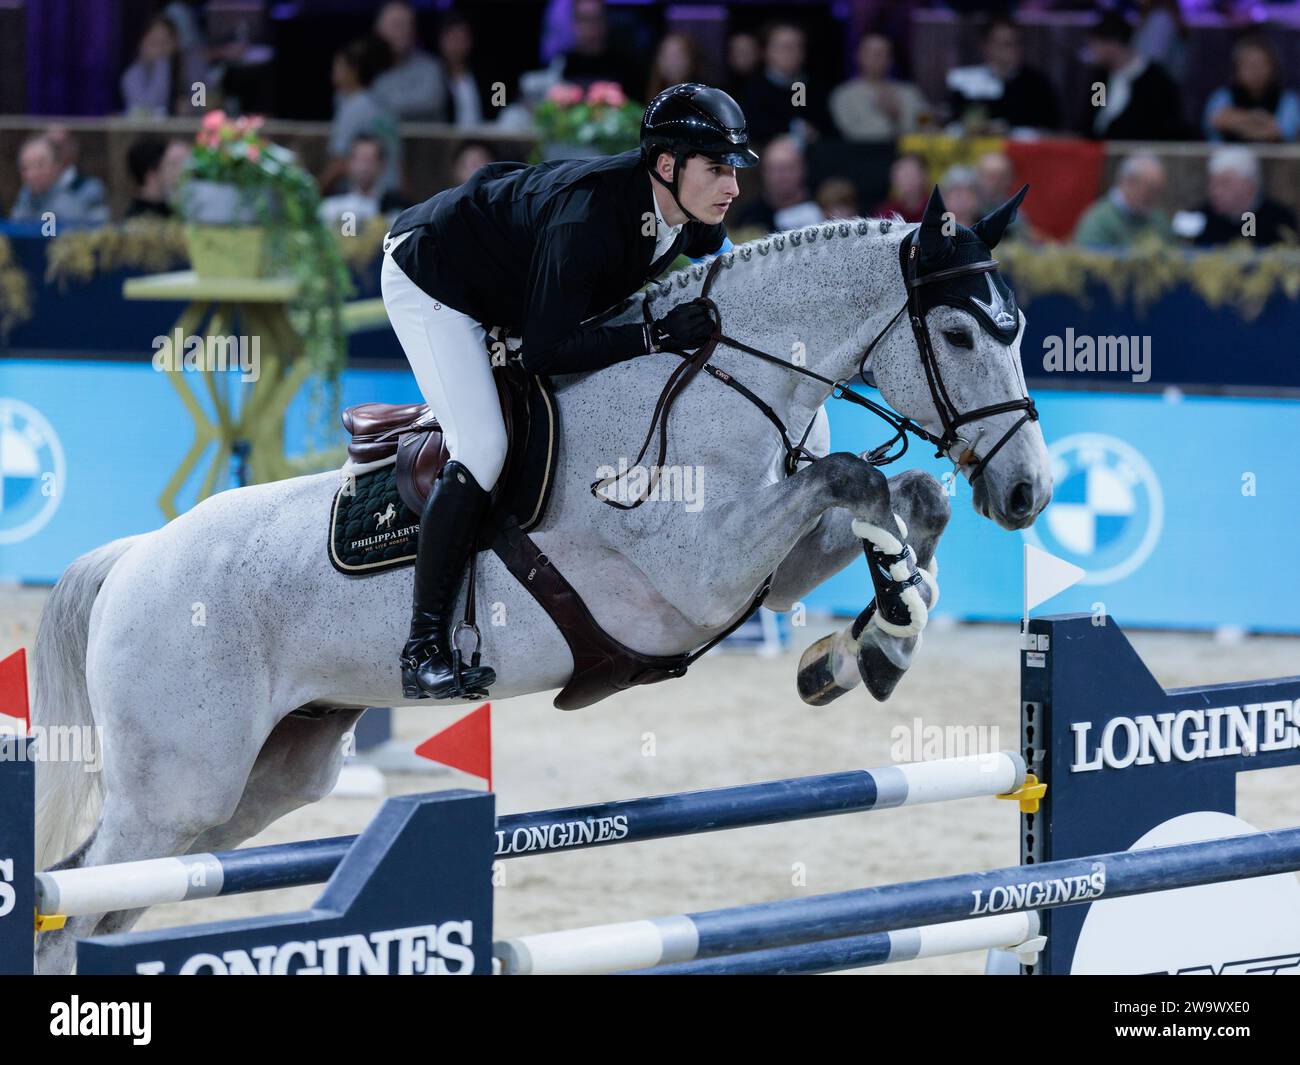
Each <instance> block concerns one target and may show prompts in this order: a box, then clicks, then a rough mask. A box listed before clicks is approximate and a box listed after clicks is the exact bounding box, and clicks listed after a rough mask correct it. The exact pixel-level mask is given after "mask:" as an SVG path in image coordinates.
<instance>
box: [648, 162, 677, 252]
mask: <svg viewBox="0 0 1300 1065" xmlns="http://www.w3.org/2000/svg"><path fill="white" fill-rule="evenodd" d="M650 181H651V182H652V184H651V186H650V199H652V200H653V201H654V205H655V250H654V255H653V256H652V257H651V259H650V261H651V262H656V261H657V260H658V259H659V257H660V256H661V255H663V254H664V253H665V252H666V251H667V250H668V249H669V248H670V247H672V243H673V241H675V240H676V239H677V234H678V233H680V232H681V231H682V227H681V226H680V225H677V226H670V225H669V224H668V223H667V222H666V221H664V213H663V211H661V210H660V209H659V197H658V196H657V195H656V194H655V189H654V185H653V182H654V178H651V179H650Z"/></svg>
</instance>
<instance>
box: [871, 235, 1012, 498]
mask: <svg viewBox="0 0 1300 1065" xmlns="http://www.w3.org/2000/svg"><path fill="white" fill-rule="evenodd" d="M919 232H920V230H914V231H913V233H912V234H911V236H910V237H909V238H908V246H907V257H906V261H905V265H904V268H903V276H904V279H905V280H906V282H907V302H906V303H904V304H903V306H902V307H900V308H899V310H898V313H897V314H895V315H894V317H893V318H891V319H890V320H889V322H888V324H887V325H886V326H885V328H884V329H882V330H881V331H880V332H879V333H877V334H876V336H875V339H873V340H872V341H871V343H870V344H868V345H867V347H866V350H864V351H863V352H862V358H861V359H860V360H859V361H858V376H859V377H861V378H862V379H863V380H864V381H865V380H866V374H867V359H868V358H869V357H870V356H871V352H872V351H873V350H874V349H875V347H876V345H877V344H879V343H880V341H881V340H883V339H884V338H885V336H886V335H887V334H888V333H889V331H890V330H891V329H892V328H893V327H894V325H895V324H896V323H897V322H898V319H899V318H901V317H902V316H903V313H904V312H907V315H908V318H909V319H910V321H911V323H912V336H913V337H914V338H915V340H916V350H917V351H918V352H919V353H920V356H921V367H922V369H924V370H925V381H926V384H927V385H928V386H929V388H930V398H931V399H932V400H933V401H934V407H935V410H937V411H938V412H939V422H940V424H941V425H942V426H943V433H942V435H940V436H935V435H934V434H933V433H931V432H929V431H928V430H927V429H925V428H924V427H923V426H920V425H917V424H916V423H915V422H913V421H911V420H910V419H907V418H904V417H903V416H902V415H898V414H894V412H892V411H890V412H889V413H890V414H891V415H893V418H894V419H897V421H896V422H895V421H893V420H891V419H889V418H887V419H886V420H887V421H890V423H891V424H894V425H896V427H897V434H896V435H895V437H894V439H893V440H890V441H889V442H888V443H887V444H885V445H884V447H885V449H886V451H887V449H888V448H890V447H892V446H893V444H894V442H895V441H896V440H899V439H902V441H903V448H902V450H901V451H899V453H898V454H897V455H893V456H891V457H888V458H885V459H884V460H883V461H879V462H877V461H874V460H873V459H870V458H869V459H868V461H869V462H872V465H876V466H883V465H885V464H886V463H888V462H893V461H894V460H895V459H897V458H900V457H901V456H902V454H903V452H904V451H906V450H907V436H906V434H907V433H912V434H913V435H914V436H918V437H920V438H921V439H922V440H926V441H928V442H929V443H931V444H933V445H934V446H935V448H936V451H935V453H934V455H935V458H940V457H942V456H944V455H947V456H948V457H949V458H952V451H953V449H954V448H956V447H958V446H959V445H965V446H964V447H963V449H962V451H961V453H960V454H959V455H958V457H957V458H955V459H953V460H952V461H953V462H955V463H956V464H957V465H958V466H971V473H970V479H971V481H972V482H974V480H975V478H977V477H979V476H980V475H981V474H982V473H983V472H984V467H985V466H986V465H987V464H988V461H989V460H990V459H991V458H992V457H993V456H994V455H996V454H997V453H998V452H999V451H1000V450H1002V447H1003V446H1004V445H1005V444H1006V442H1007V441H1008V440H1010V439H1011V438H1012V437H1013V436H1015V434H1016V432H1017V431H1018V430H1019V429H1020V427H1021V426H1022V425H1024V424H1025V422H1029V421H1037V420H1038V408H1037V407H1035V406H1034V401H1033V400H1032V399H1031V398H1030V397H1029V396H1028V395H1025V396H1023V397H1021V398H1020V399H1010V400H1007V401H1006V402H1004V403H990V404H989V405H988V406H986V407H976V408H975V409H974V410H968V411H959V410H958V409H957V404H955V403H954V402H953V401H952V397H951V396H949V395H948V389H947V388H946V387H945V385H944V383H943V375H942V374H941V373H940V372H939V360H938V358H937V357H936V356H935V354H934V343H933V341H931V339H930V327H929V326H928V325H926V322H925V309H924V308H923V307H922V305H921V289H922V288H923V287H925V286H926V285H933V284H935V283H937V282H940V281H951V280H952V279H953V278H957V277H970V276H972V275H974V274H987V273H992V272H993V271H994V270H996V269H997V268H998V261H997V260H996V259H984V260H982V261H981V262H975V263H967V264H965V265H963V266H954V267H952V268H950V269H948V270H935V271H934V272H932V273H929V274H923V275H921V276H919V277H918V276H917V273H916V271H917V263H918V261H919V259H920V245H919V240H918V236H917V234H919ZM1018 410H1021V411H1024V412H1025V413H1024V414H1022V415H1021V416H1020V418H1019V420H1018V421H1017V422H1016V423H1015V425H1013V426H1012V427H1011V428H1010V429H1008V430H1007V431H1006V432H1005V433H1003V434H1002V436H1001V437H1000V438H999V439H998V442H997V443H996V444H994V445H993V446H992V447H991V448H989V450H988V451H986V452H985V453H984V455H983V456H982V457H980V456H978V455H977V454H976V451H975V446H976V445H977V444H978V443H979V438H980V436H981V435H983V430H982V429H981V430H980V432H979V433H977V434H976V436H975V439H974V440H966V439H965V438H963V437H962V436H960V435H959V434H958V432H957V430H958V429H960V428H961V427H962V426H963V425H967V424H969V423H970V422H976V421H980V420H981V419H983V418H990V417H992V416H993V415H995V414H1010V413H1012V412H1014V411H1018ZM876 413H879V412H878V411H877V412H876ZM879 450H880V449H879V448H877V449H876V451H879ZM869 454H872V455H874V454H875V452H874V451H873V452H870V453H869Z"/></svg>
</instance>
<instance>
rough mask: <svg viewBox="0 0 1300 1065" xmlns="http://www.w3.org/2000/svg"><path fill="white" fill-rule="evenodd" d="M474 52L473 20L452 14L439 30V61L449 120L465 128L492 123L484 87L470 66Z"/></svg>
mask: <svg viewBox="0 0 1300 1065" xmlns="http://www.w3.org/2000/svg"><path fill="white" fill-rule="evenodd" d="M473 51H474V30H473V28H472V27H471V26H470V24H469V19H467V18H466V17H465V16H464V15H461V14H459V13H457V12H455V11H449V12H448V13H447V14H446V15H444V16H443V20H442V23H441V25H439V27H438V62H439V63H440V64H441V65H442V76H443V79H444V80H445V81H446V83H447V103H448V112H447V121H448V122H450V123H451V124H452V125H454V126H460V127H461V128H464V127H466V126H481V125H482V124H483V123H484V122H486V121H488V119H487V114H488V108H487V107H486V106H485V104H484V92H483V87H482V84H481V82H480V80H479V77H478V75H477V74H475V72H474V69H473V66H472V64H471V63H470V56H471V55H472V54H473Z"/></svg>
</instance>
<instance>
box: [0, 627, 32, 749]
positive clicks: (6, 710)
mask: <svg viewBox="0 0 1300 1065" xmlns="http://www.w3.org/2000/svg"><path fill="white" fill-rule="evenodd" d="M0 714H4V715H6V716H7V717H16V718H18V720H19V721H21V722H22V723H23V728H24V730H25V731H27V732H30V731H31V726H32V715H31V709H30V708H29V706H28V704H27V650H26V648H23V647H20V648H18V650H16V651H15V652H14V653H13V654H11V655H10V656H9V657H8V658H5V659H4V660H3V661H0Z"/></svg>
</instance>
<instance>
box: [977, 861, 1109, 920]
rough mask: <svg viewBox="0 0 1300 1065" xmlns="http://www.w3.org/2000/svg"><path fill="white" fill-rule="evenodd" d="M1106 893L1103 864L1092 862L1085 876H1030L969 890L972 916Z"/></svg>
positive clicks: (1081, 898) (1030, 907) (1084, 898)
mask: <svg viewBox="0 0 1300 1065" xmlns="http://www.w3.org/2000/svg"><path fill="white" fill-rule="evenodd" d="M1105 893H1106V866H1105V865H1104V864H1103V863H1102V862H1095V863H1093V866H1092V871H1091V872H1090V873H1088V874H1087V875H1086V876H1067V877H1058V878H1056V879H1054V880H1031V881H1029V882H1028V883H1026V884H999V885H997V886H996V887H992V888H989V890H988V894H987V895H986V894H985V893H984V892H983V891H972V892H971V895H972V897H973V898H974V905H973V906H972V908H971V911H970V915H971V916H972V917H984V916H987V915H988V914H991V913H1004V912H1006V911H1007V910H1028V909H1033V908H1034V907H1035V906H1064V905H1065V904H1066V903H1070V902H1083V901H1086V900H1087V899H1095V898H1098V897H1099V896H1101V895H1104V894H1105Z"/></svg>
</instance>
